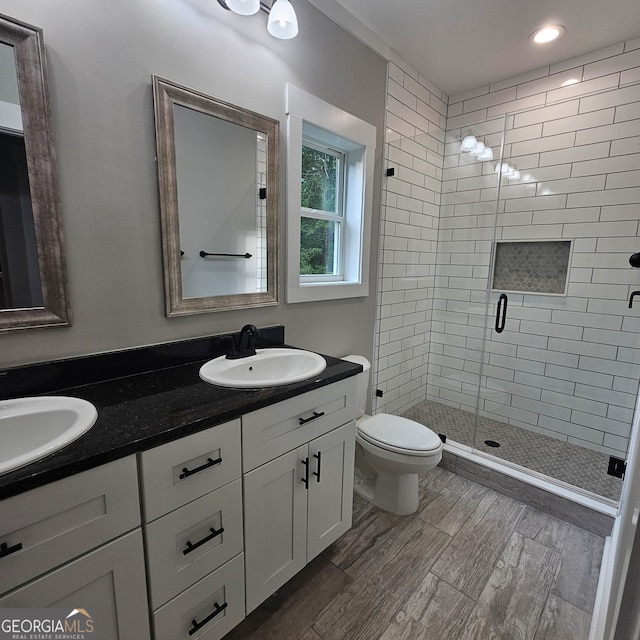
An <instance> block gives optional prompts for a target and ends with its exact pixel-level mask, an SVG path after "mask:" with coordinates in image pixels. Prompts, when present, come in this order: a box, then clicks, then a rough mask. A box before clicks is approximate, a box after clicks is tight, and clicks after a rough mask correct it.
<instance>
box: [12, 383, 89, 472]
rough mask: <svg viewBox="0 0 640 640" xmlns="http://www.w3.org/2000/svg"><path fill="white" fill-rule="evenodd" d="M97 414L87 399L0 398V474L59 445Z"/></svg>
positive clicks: (78, 433)
mask: <svg viewBox="0 0 640 640" xmlns="http://www.w3.org/2000/svg"><path fill="white" fill-rule="evenodd" d="M97 417H98V412H97V410H96V408H95V407H94V406H93V405H92V404H91V403H90V402H87V401H86V400H81V399H80V398H70V397H67V396H34V397H32V398H16V399H14V400H0V474H2V473H7V472H8V471H12V470H13V469H17V468H18V467H23V466H25V465H27V464H29V463H31V462H33V461H35V460H39V459H40V458H44V456H48V455H49V454H50V453H53V452H54V451H57V450H58V449H61V448H62V447H64V446H66V445H67V444H69V443H70V442H73V441H74V440H75V439H76V438H79V437H80V436H81V435H82V434H83V433H85V431H87V429H90V428H91V427H92V426H93V424H94V423H95V421H96V419H97Z"/></svg>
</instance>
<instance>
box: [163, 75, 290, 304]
mask: <svg viewBox="0 0 640 640" xmlns="http://www.w3.org/2000/svg"><path fill="white" fill-rule="evenodd" d="M153 85H154V103H155V109H156V139H157V145H158V175H159V186H160V209H161V218H162V233H163V260H164V275H165V298H166V307H167V315H169V316H173V315H186V314H192V313H202V312H209V311H223V310H227V309H242V308H249V307H256V306H264V305H269V304H276V303H277V287H276V274H275V266H276V264H277V259H276V236H277V184H278V182H277V180H278V178H277V169H278V160H277V145H278V126H279V124H278V122H277V121H275V120H272V119H270V118H266V117H264V116H261V115H259V114H256V113H253V112H250V111H247V110H245V109H241V108H239V107H236V106H234V105H230V104H228V103H225V102H222V101H220V100H217V99H215V98H212V97H209V96H205V95H204V94H200V93H198V92H196V91H193V90H191V89H187V88H186V87H182V86H180V85H176V84H175V83H171V82H169V81H167V80H163V79H160V78H157V77H154V78H153Z"/></svg>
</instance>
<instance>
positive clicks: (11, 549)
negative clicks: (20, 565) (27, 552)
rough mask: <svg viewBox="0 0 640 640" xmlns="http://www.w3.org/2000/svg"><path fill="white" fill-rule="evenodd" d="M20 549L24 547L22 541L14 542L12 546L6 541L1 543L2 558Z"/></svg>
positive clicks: (0, 555)
mask: <svg viewBox="0 0 640 640" xmlns="http://www.w3.org/2000/svg"><path fill="white" fill-rule="evenodd" d="M20 549H22V542H18V544H14V545H13V547H10V546H9V545H8V544H7V543H6V542H3V543H2V544H0V558H4V557H6V556H10V555H11V554H12V553H15V552H16V551H20Z"/></svg>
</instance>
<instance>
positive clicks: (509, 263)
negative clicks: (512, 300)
mask: <svg viewBox="0 0 640 640" xmlns="http://www.w3.org/2000/svg"><path fill="white" fill-rule="evenodd" d="M570 256H571V241H570V240H545V241H541V242H532V241H523V242H500V241H499V242H497V243H496V252H495V262H494V269H493V284H492V289H494V290H497V291H517V292H521V293H544V294H557V295H565V294H566V287H567V274H568V273H569V258H570Z"/></svg>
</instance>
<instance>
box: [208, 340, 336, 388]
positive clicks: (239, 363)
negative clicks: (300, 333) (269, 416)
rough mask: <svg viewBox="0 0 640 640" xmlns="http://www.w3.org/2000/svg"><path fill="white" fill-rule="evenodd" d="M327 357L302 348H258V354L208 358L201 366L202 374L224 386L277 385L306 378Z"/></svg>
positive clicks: (323, 365) (322, 367) (321, 368)
mask: <svg viewBox="0 0 640 640" xmlns="http://www.w3.org/2000/svg"><path fill="white" fill-rule="evenodd" d="M326 367H327V362H326V360H325V359H324V358H323V357H322V356H321V355H318V354H317V353H313V352H312V351H303V350H300V349H286V348H282V349H278V348H274V349H257V350H256V355H255V356H248V357H246V358H240V359H238V360H227V358H226V357H225V356H220V357H219V358H214V359H213V360H209V362H206V363H205V364H203V365H202V367H200V377H201V378H202V379H203V380H204V381H205V382H209V383H210V384H217V385H219V386H221V387H235V388H252V389H256V388H262V387H276V386H280V385H284V384H292V383H294V382H300V381H301V380H307V379H309V378H312V377H313V376H317V375H318V374H319V373H322V372H323V371H324V370H325V368H326Z"/></svg>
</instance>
